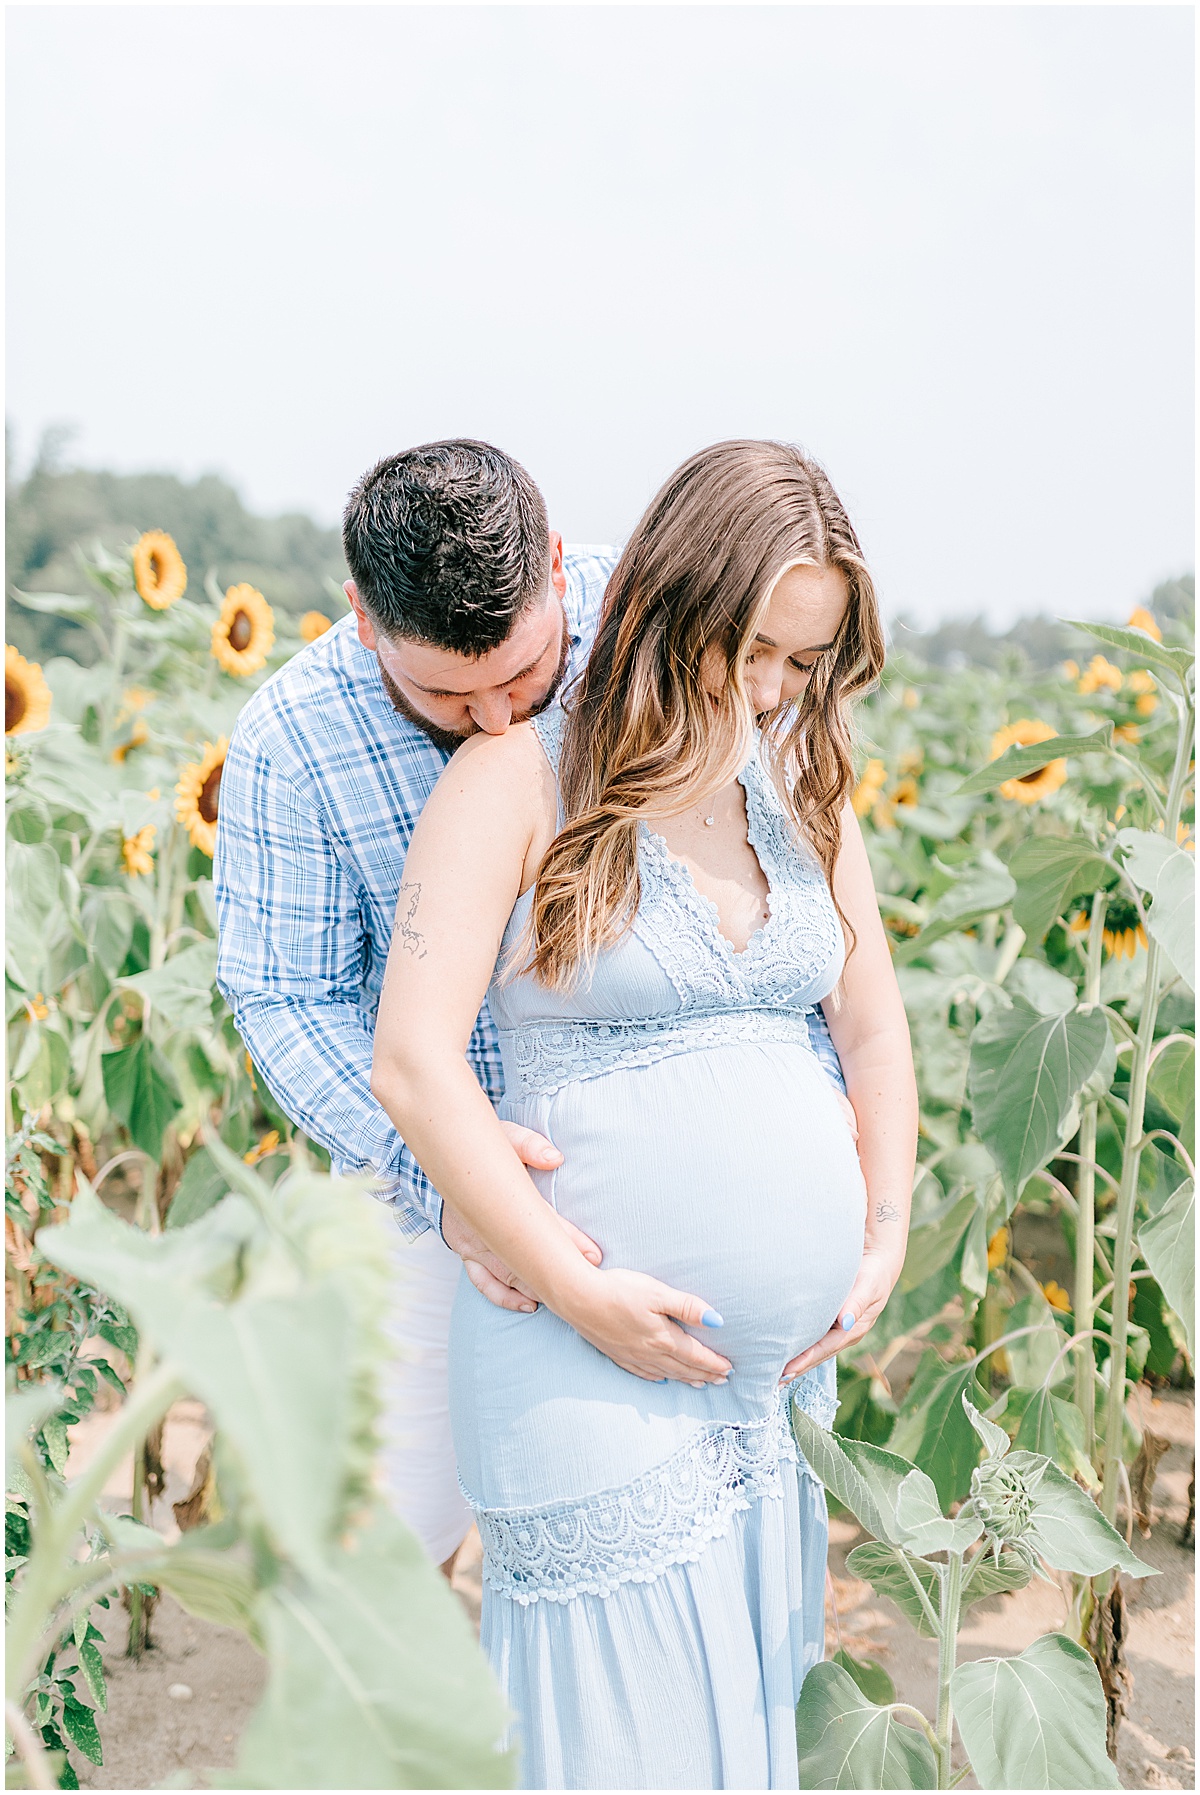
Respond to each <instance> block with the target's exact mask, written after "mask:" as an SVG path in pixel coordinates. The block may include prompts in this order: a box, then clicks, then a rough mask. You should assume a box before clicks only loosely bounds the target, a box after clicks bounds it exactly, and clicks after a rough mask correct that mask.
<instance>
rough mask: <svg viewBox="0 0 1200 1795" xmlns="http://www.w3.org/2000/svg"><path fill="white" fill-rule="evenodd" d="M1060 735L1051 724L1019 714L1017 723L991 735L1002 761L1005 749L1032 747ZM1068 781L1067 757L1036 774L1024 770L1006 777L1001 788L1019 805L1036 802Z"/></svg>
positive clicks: (994, 756)
mask: <svg viewBox="0 0 1200 1795" xmlns="http://www.w3.org/2000/svg"><path fill="white" fill-rule="evenodd" d="M1057 734H1058V731H1057V730H1056V729H1051V727H1050V725H1049V723H1042V722H1039V721H1036V720H1035V719H1034V718H1032V717H1020V718H1018V720H1017V722H1015V723H1008V724H1006V725H1005V727H1004V728H1003V729H998V730H997V731H996V733H995V735H994V736H993V737H992V755H991V758H992V759H993V760H999V758H1000V756H1001V755H1002V754H1003V753H1004V751H1005V749H1006V748H1032V747H1034V746H1036V744H1037V743H1038V742H1049V741H1053V739H1054V737H1055V736H1056V735H1057ZM1066 781H1067V763H1066V761H1065V760H1051V761H1048V762H1047V764H1046V765H1045V766H1044V767H1039V768H1038V770H1037V771H1036V772H1034V773H1021V774H1020V775H1019V776H1018V777H1017V778H1016V779H1006V780H1005V781H1004V784H1003V785H1002V786H1001V787H1000V796H1001V797H1002V798H1012V799H1014V800H1015V801H1016V803H1018V804H1036V803H1037V801H1038V799H1039V798H1048V797H1049V796H1050V794H1051V793H1052V792H1056V791H1057V790H1058V788H1059V786H1060V785H1065V784H1066Z"/></svg>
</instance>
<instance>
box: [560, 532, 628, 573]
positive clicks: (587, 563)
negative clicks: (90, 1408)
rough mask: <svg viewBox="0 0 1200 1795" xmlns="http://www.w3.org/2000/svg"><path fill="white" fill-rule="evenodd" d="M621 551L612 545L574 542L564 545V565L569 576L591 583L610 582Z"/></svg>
mask: <svg viewBox="0 0 1200 1795" xmlns="http://www.w3.org/2000/svg"><path fill="white" fill-rule="evenodd" d="M619 553H620V550H619V549H616V548H614V547H613V545H612V544H611V543H600V542H572V543H569V544H568V543H564V544H563V565H564V566H565V568H566V570H567V573H568V575H570V574H572V573H573V574H574V575H575V576H576V578H577V579H579V580H583V581H586V582H588V583H590V582H591V581H593V580H605V581H606V580H608V579H609V578H610V576H611V574H612V570H613V568H614V567H615V566H616V564H617V557H618V555H619Z"/></svg>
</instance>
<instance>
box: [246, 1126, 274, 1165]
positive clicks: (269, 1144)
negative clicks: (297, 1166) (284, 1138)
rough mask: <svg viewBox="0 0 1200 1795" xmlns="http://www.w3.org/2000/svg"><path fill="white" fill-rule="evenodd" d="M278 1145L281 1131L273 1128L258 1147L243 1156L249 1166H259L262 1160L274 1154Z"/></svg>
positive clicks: (252, 1148)
mask: <svg viewBox="0 0 1200 1795" xmlns="http://www.w3.org/2000/svg"><path fill="white" fill-rule="evenodd" d="M278 1145H279V1130H278V1128H272V1129H271V1130H270V1131H269V1133H267V1134H264V1135H263V1137H262V1139H261V1141H259V1143H258V1145H257V1147H251V1149H250V1151H249V1153H243V1154H242V1158H243V1159H244V1160H245V1162H246V1164H247V1165H248V1166H253V1165H257V1164H258V1162H259V1160H260V1159H265V1158H266V1157H267V1155H268V1153H274V1151H275V1149H276V1147H277V1146H278Z"/></svg>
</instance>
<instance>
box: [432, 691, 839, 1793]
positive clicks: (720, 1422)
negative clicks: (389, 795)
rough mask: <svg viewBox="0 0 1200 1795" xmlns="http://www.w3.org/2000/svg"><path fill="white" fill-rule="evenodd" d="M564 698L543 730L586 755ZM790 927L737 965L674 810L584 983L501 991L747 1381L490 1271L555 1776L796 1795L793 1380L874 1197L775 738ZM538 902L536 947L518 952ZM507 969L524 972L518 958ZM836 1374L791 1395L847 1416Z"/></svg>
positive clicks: (517, 1631)
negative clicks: (627, 1347)
mask: <svg viewBox="0 0 1200 1795" xmlns="http://www.w3.org/2000/svg"><path fill="white" fill-rule="evenodd" d="M561 723H562V716H561V712H558V711H555V712H552V713H551V714H550V715H549V716H548V717H545V718H539V719H538V722H537V727H538V734H539V737H540V739H541V741H542V744H543V747H544V748H545V749H546V752H547V755H548V757H549V759H550V761H551V764H552V765H553V766H555V767H557V756H558V745H559V739H560V731H561ZM740 779H741V783H742V785H743V787H744V789H745V793H746V805H747V812H748V816H749V832H750V841H751V844H752V845H753V847H754V849H755V851H756V853H757V855H758V858H759V861H760V863H761V865H762V869H763V872H764V874H765V875H766V877H767V880H768V882H769V885H770V906H769V920H768V921H767V922H766V923H765V924H764V926H763V927H762V928H761V929H760V930H759V932H758V933H757V934H756V935H755V936H754V937H753V939H752V940H751V941H750V943H749V945H748V947H747V948H746V950H745V952H744V953H736V952H735V951H734V949H733V948H732V946H731V945H730V944H729V943H728V941H727V940H726V939H725V938H724V937H723V936H722V934H721V932H720V929H719V927H718V918H717V913H716V910H715V908H714V906H713V905H712V904H711V903H710V902H709V901H708V900H707V899H705V898H704V897H702V896H701V895H700V893H699V892H698V891H697V888H696V886H695V884H694V882H693V880H692V878H691V875H690V874H689V872H688V871H687V869H686V867H685V866H684V865H683V864H682V862H680V861H678V860H676V859H674V858H673V857H672V856H671V855H670V854H669V853H668V852H667V849H666V846H665V844H664V843H663V841H662V840H661V838H659V837H658V836H656V835H654V834H653V833H651V832H650V830H649V829H647V828H645V827H643V829H642V832H641V839H640V847H639V866H640V873H641V885H642V896H641V903H640V906H639V909H638V914H637V919H636V921H635V923H634V926H633V930H632V933H631V934H629V935H627V936H626V937H625V938H624V939H623V940H622V941H621V942H619V943H618V945H617V946H616V947H615V948H613V949H612V950H611V951H609V952H606V953H605V954H603V955H602V956H601V957H600V959H599V961H598V963H597V965H596V968H595V971H594V974H593V976H592V978H591V980H590V982H587V983H585V984H584V985H582V986H581V987H580V988H579V989H578V990H577V991H576V992H575V993H573V994H572V995H570V996H563V995H561V994H559V993H555V992H551V991H548V990H546V989H545V987H544V986H542V985H540V984H538V983H537V982H536V981H535V980H534V979H532V978H531V977H528V976H522V975H519V976H517V977H515V978H513V979H511V980H509V981H508V982H502V983H497V984H495V985H494V986H493V988H492V990H491V991H490V992H489V995H488V1002H489V1005H490V1007H491V1011H492V1015H493V1017H494V1019H495V1021H496V1024H497V1027H498V1028H499V1031H500V1042H501V1048H502V1052H503V1056H504V1067H505V1079H506V1094H505V1099H504V1105H503V1109H502V1111H501V1113H502V1114H503V1115H505V1116H507V1117H508V1118H510V1119H512V1120H514V1121H518V1122H522V1123H524V1124H525V1125H526V1126H528V1127H530V1128H535V1129H537V1130H538V1131H539V1132H540V1133H541V1134H544V1135H546V1136H548V1138H549V1139H550V1140H552V1141H553V1142H554V1144H555V1145H556V1146H557V1147H559V1148H560V1149H561V1151H562V1153H563V1155H564V1161H563V1165H562V1166H561V1168H560V1169H559V1170H558V1171H556V1172H553V1173H542V1174H534V1176H535V1179H536V1182H537V1183H538V1186H539V1188H540V1189H541V1191H542V1193H543V1195H544V1196H545V1198H546V1200H547V1201H548V1202H549V1203H551V1204H552V1205H553V1206H554V1208H556V1209H557V1210H558V1211H559V1212H560V1213H561V1214H562V1215H564V1216H566V1217H568V1218H569V1219H570V1220H571V1221H573V1222H575V1223H576V1224H577V1225H578V1226H579V1227H580V1228H582V1229H583V1230H584V1231H585V1232H586V1233H587V1234H590V1235H591V1236H592V1237H593V1238H594V1239H595V1240H596V1241H598V1242H599V1244H600V1245H601V1247H602V1248H603V1251H604V1263H605V1265H606V1266H622V1267H629V1268H632V1269H636V1270H639V1271H644V1272H648V1273H650V1274H652V1275H653V1276H654V1277H657V1278H661V1279H663V1280H664V1281H665V1282H666V1283H668V1284H670V1285H672V1286H674V1287H675V1288H677V1289H680V1290H684V1291H689V1292H693V1293H695V1294H697V1295H699V1296H702V1297H703V1298H705V1299H706V1301H707V1302H709V1303H710V1304H711V1305H712V1306H713V1307H714V1308H715V1309H717V1310H718V1311H719V1312H720V1313H721V1315H723V1316H724V1318H725V1325H724V1327H723V1328H722V1329H721V1330H720V1332H715V1331H710V1330H708V1329H704V1328H700V1329H696V1330H694V1332H695V1333H696V1334H697V1336H698V1337H703V1338H705V1340H706V1342H707V1343H711V1344H712V1345H713V1346H715V1347H716V1348H718V1349H719V1350H720V1351H721V1352H723V1353H724V1354H725V1356H726V1357H727V1358H729V1359H730V1360H731V1361H732V1364H733V1373H732V1375H731V1377H730V1379H729V1382H728V1383H727V1384H726V1385H725V1386H724V1387H722V1388H716V1387H711V1386H710V1387H706V1388H704V1389H700V1390H694V1389H691V1388H690V1387H689V1386H688V1385H686V1384H682V1383H676V1382H671V1383H662V1384H653V1383H647V1382H645V1381H644V1380H642V1379H640V1378H636V1377H634V1376H632V1375H631V1374H630V1373H628V1372H625V1371H622V1370H620V1369H619V1367H618V1366H616V1365H615V1364H613V1362H612V1361H611V1360H610V1359H608V1358H606V1357H605V1356H604V1354H603V1353H601V1352H599V1351H597V1349H596V1348H595V1347H594V1346H591V1345H589V1343H588V1342H587V1341H585V1340H583V1339H582V1338H581V1337H580V1336H579V1335H578V1334H577V1333H575V1331H574V1330H573V1329H572V1328H570V1327H569V1326H568V1325H567V1324H566V1323H565V1322H564V1321H562V1320H560V1319H559V1317H558V1316H556V1315H554V1314H552V1313H551V1311H550V1310H549V1309H547V1308H545V1307H544V1306H543V1307H540V1308H539V1309H537V1310H536V1312H535V1313H534V1314H532V1315H522V1314H513V1313H510V1312H508V1311H506V1310H503V1309H498V1308H495V1307H494V1306H493V1305H492V1304H491V1303H489V1302H487V1301H486V1300H485V1299H484V1298H483V1297H481V1296H480V1295H479V1293H478V1292H477V1291H476V1290H475V1289H474V1287H473V1286H472V1285H471V1284H470V1282H469V1281H468V1280H467V1279H466V1278H463V1279H461V1280H460V1284H459V1291H458V1296H457V1298H456V1303H455V1308H454V1314H453V1320H452V1326H451V1364H450V1384H451V1413H452V1418H453V1424H454V1440H455V1449H456V1452H457V1457H458V1465H459V1473H460V1477H461V1480H462V1485H463V1489H464V1492H465V1494H466V1496H467V1498H468V1500H469V1502H470V1503H471V1505H472V1507H473V1508H474V1510H475V1514H476V1519H477V1522H478V1526H479V1532H480V1535H481V1538H482V1541H483V1551H484V1569H483V1585H484V1587H483V1621H482V1640H483V1645H484V1649H485V1650H486V1652H487V1654H488V1656H489V1658H490V1660H491V1662H492V1665H493V1667H494V1669H495V1671H496V1674H497V1676H498V1677H499V1680H500V1684H501V1687H502V1689H503V1691H504V1694H505V1696H506V1698H507V1701H508V1705H509V1707H510V1709H511V1710H512V1713H513V1715H514V1721H513V1738H514V1739H515V1742H516V1744H517V1747H518V1750H519V1755H520V1776H521V1783H522V1786H523V1787H525V1788H531V1789H710V1788H711V1789H794V1788H796V1787H797V1767H796V1735H795V1720H794V1711H795V1704H796V1701H797V1698H798V1696H799V1693H800V1684H801V1681H802V1679H803V1677H804V1675H805V1672H806V1671H807V1670H808V1669H809V1667H810V1666H811V1665H812V1664H814V1663H816V1662H817V1661H818V1660H819V1659H820V1658H821V1656H822V1653H823V1644H824V1582H825V1558H826V1547H827V1540H828V1524H827V1517H826V1510H825V1500H824V1495H823V1492H822V1490H821V1488H820V1486H819V1485H818V1483H817V1481H816V1479H815V1478H814V1476H813V1475H812V1473H811V1472H810V1471H809V1469H808V1467H807V1466H806V1465H805V1464H804V1463H803V1462H802V1461H801V1460H800V1458H799V1457H798V1454H797V1451H796V1448H795V1446H794V1444H793V1442H792V1439H791V1431H790V1428H789V1426H788V1423H787V1408H786V1398H785V1396H783V1395H781V1392H780V1390H779V1388H778V1385H779V1378H780V1374H781V1372H782V1370H783V1367H784V1365H785V1364H786V1363H787V1361H788V1360H789V1359H790V1358H792V1357H793V1356H794V1355H795V1354H796V1353H797V1352H799V1351H800V1350H801V1349H802V1348H804V1347H805V1346H807V1345H809V1344H810V1343H811V1342H812V1341H813V1340H816V1339H818V1338H819V1337H820V1336H821V1335H822V1334H824V1333H825V1331H826V1330H827V1329H828V1328H829V1327H830V1326H831V1324H832V1323H833V1321H834V1320H835V1318H836V1316H837V1314H838V1310H839V1307H840V1305H841V1303H842V1302H843V1301H844V1300H845V1297H846V1295H847V1293H848V1291H849V1289H850V1286H851V1284H852V1283H853V1281H854V1277H855V1274H856V1272H857V1270H858V1266H859V1262H860V1260H861V1256H862V1249H863V1227H864V1216H865V1191H864V1186H863V1180H862V1174H861V1171H860V1168H859V1163H858V1157H857V1154H856V1152H855V1147H854V1143H853V1140H852V1138H851V1135H850V1131H849V1128H848V1127H847V1124H846V1121H845V1119H844V1117H843V1115H842V1112H841V1110H840V1108H839V1105H838V1102H837V1099H836V1097H835V1094H834V1088H833V1085H832V1084H831V1082H830V1079H829V1077H828V1076H827V1075H826V1073H825V1072H824V1071H823V1070H822V1068H821V1066H820V1064H819V1062H818V1060H817V1059H816V1057H815V1055H814V1053H813V1051H812V1047H811V1042H810V1037H809V1033H808V1012H809V1010H810V1009H811V1007H812V1006H813V1005H815V1004H816V1003H817V1002H819V1000H820V999H821V998H823V997H825V996H827V995H828V994H829V993H830V992H831V991H832V990H833V987H834V985H835V984H836V982H837V979H838V976H839V973H840V971H841V967H842V962H843V957H844V946H843V939H842V932H841V928H840V925H839V923H838V919H837V915H836V912H835V911H834V908H833V904H832V902H831V899H830V895H829V891H828V887H827V885H826V882H825V879H824V876H823V874H822V872H821V870H820V867H819V866H818V864H817V862H816V860H815V858H814V856H813V855H812V854H811V852H810V851H809V850H807V849H806V848H805V847H804V846H802V845H801V844H800V843H799V842H798V841H797V839H796V837H795V835H794V833H793V831H792V828H791V826H790V824H789V821H788V819H787V815H786V812H785V811H784V809H783V806H782V804H781V802H780V799H779V797H778V794H777V792H776V790H775V787H774V784H773V782H772V780H771V778H770V776H769V774H768V773H767V772H766V770H765V769H764V767H763V766H762V764H761V762H760V760H759V759H758V756H757V753H755V755H753V756H752V758H751V759H750V761H749V763H748V764H747V766H746V767H745V769H744V770H743V772H742V773H741V775H740ZM529 901H530V900H529V897H528V895H526V896H525V897H524V898H522V899H521V900H520V901H519V902H518V904H517V906H516V908H515V910H514V911H513V915H512V918H511V920H510V923H509V926H508V931H507V933H506V936H505V948H506V951H511V950H512V949H513V947H514V946H515V944H516V942H517V941H518V939H519V937H520V935H521V931H522V929H523V927H524V924H525V922H526V918H527V915H528V909H529ZM502 964H503V960H502ZM834 1390H835V1385H834V1374H833V1366H832V1363H828V1364H825V1365H822V1366H820V1367H818V1368H817V1370H816V1371H815V1372H813V1373H810V1374H808V1375H807V1376H806V1377H804V1378H802V1379H800V1380H799V1382H798V1384H793V1385H792V1386H791V1392H792V1393H794V1394H795V1395H796V1398H797V1400H798V1401H799V1402H800V1404H801V1405H802V1406H803V1407H804V1408H805V1409H806V1410H807V1411H808V1412H809V1413H810V1414H811V1415H813V1416H814V1418H815V1419H816V1420H818V1421H819V1422H821V1423H822V1424H823V1425H825V1426H828V1425H829V1424H830V1423H831V1421H832V1418H833V1411H834V1408H835V1405H836V1396H835V1393H834Z"/></svg>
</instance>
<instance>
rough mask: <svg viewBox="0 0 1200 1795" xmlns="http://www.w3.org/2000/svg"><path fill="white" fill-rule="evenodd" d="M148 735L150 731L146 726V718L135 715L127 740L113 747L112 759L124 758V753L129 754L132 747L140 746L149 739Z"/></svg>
mask: <svg viewBox="0 0 1200 1795" xmlns="http://www.w3.org/2000/svg"><path fill="white" fill-rule="evenodd" d="M149 735H150V731H149V729H148V728H147V727H146V719H145V718H144V717H135V718H134V719H133V728H132V729H131V730H130V732H129V739H128V741H124V742H122V743H121V745H120V746H119V747H117V748H114V749H113V753H112V757H113V759H114V760H124V759H125V757H126V755H127V754H129V753H130V751H131V750H132V749H134V748H140V747H141V745H142V743H143V742H144V741H147V740H148V739H149Z"/></svg>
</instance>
